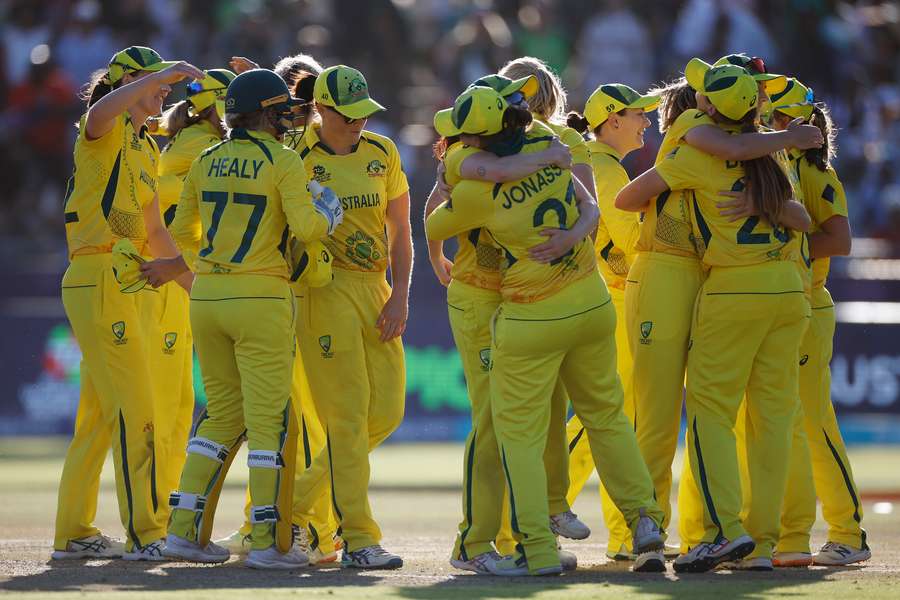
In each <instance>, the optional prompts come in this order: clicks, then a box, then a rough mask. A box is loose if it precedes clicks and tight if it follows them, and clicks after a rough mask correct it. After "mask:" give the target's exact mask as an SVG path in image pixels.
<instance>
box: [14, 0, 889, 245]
mask: <svg viewBox="0 0 900 600" xmlns="http://www.w3.org/2000/svg"><path fill="white" fill-rule="evenodd" d="M0 29H2V45H0V98H2V100H0V172H2V173H3V174H4V177H5V179H6V185H5V186H4V191H5V193H4V195H3V198H2V200H0V239H2V241H3V242H4V246H3V247H4V248H8V247H10V244H11V241H12V240H15V241H14V242H12V243H14V244H15V245H16V247H26V248H28V251H29V252H31V253H35V252H37V253H45V254H54V255H58V256H64V252H65V250H64V248H65V240H64V235H63V221H62V209H61V207H60V205H61V203H62V199H63V195H64V190H65V184H66V181H67V179H68V177H69V175H70V173H71V164H72V159H71V154H72V142H73V139H74V133H75V132H74V128H73V123H74V122H75V121H76V120H77V118H78V116H79V114H80V113H81V112H82V111H83V108H84V105H83V103H82V102H81V101H80V100H79V99H78V92H79V89H80V88H81V86H82V85H83V84H84V83H85V82H86V81H87V80H88V77H89V75H90V73H91V72H92V71H94V70H95V69H98V68H104V67H105V66H106V64H107V61H108V60H109V58H110V56H112V54H113V53H114V52H115V51H117V50H118V49H121V48H123V47H126V46H128V45H132V44H140V45H149V46H152V47H153V48H155V49H156V50H158V51H159V52H160V53H161V54H162V55H163V57H164V58H166V59H170V58H177V59H184V60H188V61H190V62H192V63H194V64H196V65H197V66H199V67H201V68H214V67H223V66H227V62H228V59H229V57H231V56H233V55H242V56H247V57H249V58H252V59H253V60H255V61H256V62H258V63H260V64H261V65H263V66H270V65H271V64H273V63H274V62H275V61H276V60H277V59H278V58H280V57H283V56H286V55H290V54H295V53H297V52H306V53H309V54H312V55H313V56H315V57H316V58H317V59H318V60H319V61H320V62H322V63H323V64H325V65H328V64H334V63H337V62H342V63H345V64H349V65H353V66H355V67H357V68H359V69H360V70H361V71H362V72H363V73H364V74H365V75H366V78H367V79H368V82H369V89H370V92H371V94H372V95H373V97H374V98H376V99H377V100H379V101H380V102H381V103H382V104H384V105H385V106H387V107H388V108H389V110H388V111H387V112H386V113H382V114H381V115H380V116H379V117H378V118H377V119H372V120H371V121H370V125H369V127H370V128H371V129H374V130H376V131H378V132H380V133H384V134H387V135H389V136H391V137H393V138H394V139H395V140H396V141H397V143H398V145H399V146H400V148H401V152H402V155H403V159H404V165H405V170H406V172H407V175H408V176H409V178H410V184H411V186H412V194H413V206H414V209H413V210H414V212H416V213H418V210H419V209H420V208H421V206H422V203H423V202H424V197H425V195H426V194H427V193H428V191H429V190H430V186H431V184H432V182H433V181H434V167H435V163H434V161H433V159H432V157H431V150H430V144H431V143H432V141H433V140H434V138H435V133H434V131H433V129H432V127H431V119H432V116H433V114H434V111H435V110H436V109H438V108H443V107H446V106H448V105H450V104H451V103H452V101H453V98H454V97H455V96H456V95H457V93H459V92H460V91H461V90H462V88H463V87H464V86H465V85H466V84H467V83H468V82H470V81H472V80H474V79H476V78H477V77H479V76H481V75H483V74H486V73H489V72H495V71H496V70H497V69H499V68H500V67H501V66H502V65H503V64H504V63H505V62H506V61H507V60H509V59H511V58H515V57H516V56H521V55H533V56H538V57H540V58H542V59H544V60H545V61H546V62H547V63H549V64H550V65H551V66H552V67H553V68H554V69H556V70H557V71H558V72H559V73H560V75H561V76H562V78H563V81H564V83H565V85H566V86H567V88H568V90H569V107H570V108H571V109H575V110H579V111H580V110H581V109H583V106H584V104H583V102H584V100H585V99H586V97H587V96H588V95H589V94H590V92H591V91H592V90H593V89H594V88H595V87H596V86H597V85H598V84H600V83H605V82H622V83H626V84H629V85H631V86H633V87H635V88H638V89H641V90H644V89H647V88H648V87H650V86H651V85H653V84H654V83H657V82H660V81H663V80H668V79H671V78H674V77H675V76H677V75H678V74H679V73H680V71H681V69H682V68H683V66H684V64H685V63H686V62H687V60H688V59H689V58H690V57H692V56H699V57H703V58H705V59H707V60H714V59H716V58H717V57H719V56H721V55H724V54H727V53H729V52H737V51H742V52H746V53H747V54H750V55H753V56H761V57H763V58H764V59H765V61H766V64H767V65H768V66H769V68H770V70H771V71H773V72H782V73H787V74H790V75H795V76H797V77H799V78H800V79H801V80H803V81H804V82H805V83H807V84H808V85H811V86H812V87H813V89H814V90H815V93H816V96H817V98H818V99H822V100H825V101H826V102H828V104H829V105H830V107H831V110H832V113H833V115H834V118H835V121H836V123H837V125H838V127H839V128H840V133H839V147H840V149H839V154H838V160H837V163H836V166H837V169H838V173H839V174H840V176H841V177H842V179H843V181H844V182H845V184H846V186H847V188H848V190H847V193H848V198H849V203H850V210H851V223H852V225H853V231H854V235H857V236H861V235H866V236H877V237H885V238H890V239H893V240H894V241H900V144H898V141H900V85H898V83H900V60H898V57H900V52H898V50H900V4H898V3H897V2H892V1H885V0H871V1H858V2H839V1H835V0H635V1H631V2H627V1H624V0H599V1H591V2H585V1H583V0H330V1H328V2H322V1H315V0H115V1H113V0H42V1H40V2H36V1H34V0H6V1H5V2H4V3H2V5H0ZM659 140H660V137H659V135H658V134H657V133H656V132H651V131H649V130H648V135H647V141H648V143H647V147H646V148H645V149H644V151H642V152H640V153H635V156H634V157H633V159H632V160H630V162H629V163H628V164H627V166H628V168H629V170H630V171H631V173H632V175H634V174H637V173H639V172H640V171H641V170H642V169H643V168H645V167H646V166H648V165H649V164H650V163H651V162H652V159H653V156H654V155H655V152H656V147H657V146H658V143H659ZM416 220H418V219H414V221H416ZM414 226H415V227H416V229H415V231H417V232H418V233H419V234H420V235H421V227H420V226H418V224H417V223H416V224H414Z"/></svg>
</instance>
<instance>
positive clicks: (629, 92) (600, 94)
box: [584, 83, 659, 129]
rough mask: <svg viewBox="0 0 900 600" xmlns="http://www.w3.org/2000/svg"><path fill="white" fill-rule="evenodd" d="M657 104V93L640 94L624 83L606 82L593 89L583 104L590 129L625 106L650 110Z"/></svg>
mask: <svg viewBox="0 0 900 600" xmlns="http://www.w3.org/2000/svg"><path fill="white" fill-rule="evenodd" d="M657 106H659V96H658V95H653V94H647V95H646V96H642V95H640V94H639V93H637V92H636V91H635V90H634V89H633V88H630V87H628V86H627V85H625V84H624V83H607V84H605V85H601V86H600V87H598V88H597V89H596V90H594V93H592V94H591V95H590V97H589V98H588V100H587V103H586V104H585V105H584V118H585V119H587V121H588V125H590V126H591V129H596V128H597V127H599V126H600V125H602V124H603V123H605V122H606V120H607V119H608V118H609V115H611V114H613V113H616V112H619V111H620V110H623V109H625V108H643V109H644V111H645V112H651V111H654V110H656V107H657Z"/></svg>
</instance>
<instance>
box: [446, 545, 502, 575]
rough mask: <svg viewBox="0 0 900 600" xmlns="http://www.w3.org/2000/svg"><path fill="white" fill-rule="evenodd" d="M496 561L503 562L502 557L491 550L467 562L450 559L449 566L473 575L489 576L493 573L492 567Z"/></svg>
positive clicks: (459, 559)
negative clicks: (470, 572)
mask: <svg viewBox="0 0 900 600" xmlns="http://www.w3.org/2000/svg"><path fill="white" fill-rule="evenodd" d="M498 560H503V557H502V556H500V554H499V553H498V552H497V551H496V550H491V551H490V552H483V553H481V554H479V555H478V556H473V557H472V558H470V559H469V560H462V559H461V558H451V559H450V564H451V565H452V566H453V567H455V568H457V569H461V570H463V571H472V572H473V573H478V574H479V575H490V574H491V573H493V570H492V568H493V565H494V563H496V562H497V561H498Z"/></svg>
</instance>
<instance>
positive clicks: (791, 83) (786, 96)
mask: <svg viewBox="0 0 900 600" xmlns="http://www.w3.org/2000/svg"><path fill="white" fill-rule="evenodd" d="M769 99H770V100H771V102H772V108H773V109H774V110H777V111H778V112H782V113H784V114H786V115H788V116H791V117H794V118H797V117H803V118H804V119H808V118H809V117H810V116H811V115H812V113H813V104H814V103H815V101H816V96H815V94H814V93H813V91H812V88H808V87H806V86H805V85H803V84H802V83H800V81H798V80H797V79H795V78H794V77H790V78H788V80H787V86H785V88H784V90H783V91H782V92H780V93H778V94H775V95H774V96H772V97H771V98H769Z"/></svg>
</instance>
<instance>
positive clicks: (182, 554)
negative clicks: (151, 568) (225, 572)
mask: <svg viewBox="0 0 900 600" xmlns="http://www.w3.org/2000/svg"><path fill="white" fill-rule="evenodd" d="M163 555H164V556H166V557H167V558H176V559H180V560H187V561H191V562H199V563H211V564H216V563H223V562H225V561H226V560H228V559H229V558H231V552H229V551H228V549H227V548H223V547H222V546H219V545H217V544H214V543H213V542H210V543H208V544H207V545H206V546H205V547H203V546H201V545H200V544H197V543H195V542H192V541H190V540H186V539H184V538H183V537H180V536H177V535H173V534H171V533H170V534H169V535H168V536H166V548H165V550H163Z"/></svg>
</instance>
